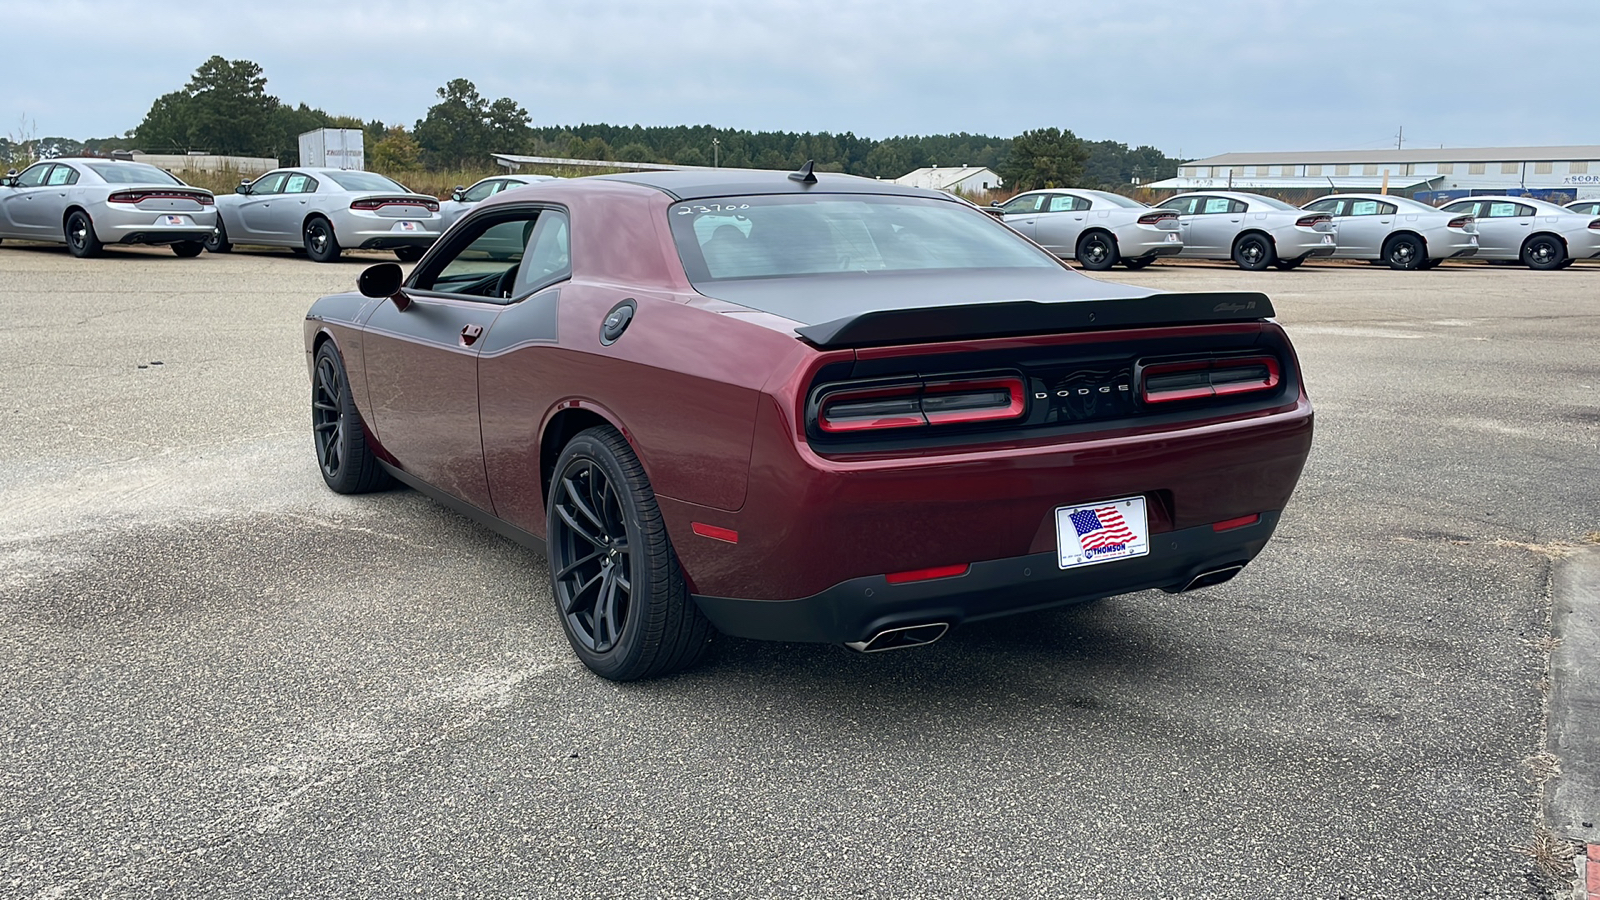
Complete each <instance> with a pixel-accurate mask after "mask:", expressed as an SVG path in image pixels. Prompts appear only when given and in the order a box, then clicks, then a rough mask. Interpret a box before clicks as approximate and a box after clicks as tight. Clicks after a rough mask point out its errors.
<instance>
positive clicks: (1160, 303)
mask: <svg viewBox="0 0 1600 900" xmlns="http://www.w3.org/2000/svg"><path fill="white" fill-rule="evenodd" d="M1273 315H1276V313H1275V312H1274V310H1273V308H1272V301H1271V300H1269V299H1267V295H1266V294H1258V293H1252V292H1226V293H1223V292H1217V293H1198V294H1152V295H1150V296H1148V297H1129V298H1124V299H1117V300H1069V301H1056V302H1049V303H1041V302H1039V301H1037V300H1010V301H1004V302H1000V303H972V304H962V305H958V306H930V307H923V308H920V309H885V310H876V311H872V312H864V313H860V314H858V315H854V316H845V317H844V318H842V319H834V320H833V321H831V322H822V323H820V324H817V325H806V326H803V327H800V328H796V329H795V331H796V332H797V333H798V334H799V335H800V336H801V337H803V338H805V339H806V340H807V341H809V342H811V343H812V344H814V345H816V346H817V347H819V348H821V349H824V350H837V349H843V348H847V347H873V346H880V345H883V344H918V343H926V342H930V341H948V340H959V339H966V338H989V337H1015V336H1019V335H1030V334H1058V333H1061V332H1067V331H1099V330H1102V329H1108V328H1146V327H1156V326H1161V325H1199V324H1206V325H1210V324H1215V323H1219V322H1256V321H1260V320H1262V319H1266V318H1269V317H1271V316H1273Z"/></svg>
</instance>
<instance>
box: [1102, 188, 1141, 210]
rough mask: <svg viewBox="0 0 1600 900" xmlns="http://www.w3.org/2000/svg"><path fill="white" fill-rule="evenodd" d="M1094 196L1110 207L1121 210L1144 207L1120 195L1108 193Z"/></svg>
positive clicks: (1130, 198)
mask: <svg viewBox="0 0 1600 900" xmlns="http://www.w3.org/2000/svg"><path fill="white" fill-rule="evenodd" d="M1095 196H1096V197H1098V198H1100V199H1101V200H1104V201H1105V202H1107V203H1109V204H1111V205H1112V206H1120V207H1122V208H1123V209H1138V208H1140V207H1142V206H1144V205H1145V204H1143V203H1140V202H1139V201H1137V200H1135V199H1133V198H1132V197H1124V196H1122V195H1121V194H1113V193H1111V192H1109V191H1104V192H1099V193H1096V194H1095Z"/></svg>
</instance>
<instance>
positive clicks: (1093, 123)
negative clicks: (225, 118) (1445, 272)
mask: <svg viewBox="0 0 1600 900" xmlns="http://www.w3.org/2000/svg"><path fill="white" fill-rule="evenodd" d="M0 11H3V14H0V35H3V37H0V40H3V41H4V45H3V50H0V134H4V135H12V136H15V135H18V134H23V135H26V133H27V132H29V131H32V132H33V134H34V135H35V136H40V137H43V136H49V135H61V136H65V137H73V138H80V139H81V138H90V137H105V136H109V135H115V134H120V133H122V132H124V131H127V130H129V129H131V128H133V127H135V126H136V125H138V124H139V121H140V120H141V119H142V118H143V117H144V114H145V112H146V111H147V110H148V109H149V108H150V103H151V101H153V100H154V99H155V98H156V97H157V96H159V95H161V94H163V93H166V92H169V91H173V90H176V89H178V88H180V87H182V86H183V84H184V83H185V82H187V81H188V78H189V76H190V75H191V74H192V73H193V71H194V69H195V67H196V66H198V65H199V64H200V63H201V62H202V61H204V60H205V59H206V58H207V57H209V56H211V55H212V54H221V55H222V56H225V57H227V58H229V59H250V60H254V61H255V62H257V63H259V64H260V65H261V66H262V67H263V68H264V69H265V71H266V75H267V79H268V84H267V87H268V91H269V92H270V93H272V94H275V95H276V96H278V97H280V98H282V99H283V100H284V101H286V102H290V103H301V102H304V103H308V104H310V105H312V106H316V107H321V108H322V109H325V110H327V111H328V112H330V113H334V114H344V115H354V116H359V117H361V118H363V119H374V118H376V119H381V120H383V121H384V122H387V123H390V124H395V123H403V124H405V125H407V126H408V127H409V126H410V125H412V124H413V123H414V122H415V121H416V120H417V119H418V118H420V117H421V116H422V115H423V114H424V113H425V112H426V110H427V108H428V106H429V105H430V104H431V103H432V102H433V100H434V94H433V92H434V89H435V88H437V87H439V86H440V85H442V84H443V83H444V82H446V81H448V80H449V79H451V78H457V77H464V78H467V79H469V80H471V81H473V82H474V83H475V84H477V86H478V88H479V90H480V91H481V92H482V93H483V94H484V95H485V96H487V97H489V98H491V99H493V98H496V97H501V96H509V97H512V98H514V99H515V100H517V101H518V102H519V103H521V104H522V105H523V106H525V107H526V108H527V109H528V111H529V112H530V113H531V114H532V116H533V122H534V123H535V124H536V125H555V124H577V123H582V122H607V123H612V124H619V125H629V124H645V125H677V124H711V125H717V126H722V127H729V128H749V129H756V130H786V131H822V130H826V131H833V132H843V131H853V132H855V133H856V134H858V135H863V136H868V137H874V138H883V137H889V136H891V135H896V134H932V133H944V132H955V131H968V132H977V133H985V134H993V135H1000V136H1011V135H1014V134H1016V133H1018V132H1020V131H1023V130H1025V129H1029V128H1038V127H1043V126H1052V125H1053V126H1057V127H1061V128H1070V129H1072V130H1073V131H1074V132H1076V133H1077V134H1078V135H1079V136H1081V137H1085V138H1090V139H1094V140H1101V139H1112V140H1118V141H1124V142H1126V143H1128V144H1134V145H1137V144H1152V145H1155V146H1156V147H1159V148H1161V149H1162V150H1164V151H1165V152H1167V153H1168V154H1170V155H1173V156H1178V155H1182V156H1184V157H1186V158H1195V157H1200V156H1206V155H1211V154H1215V153H1222V152H1227V151H1245V150H1288V149H1355V148H1370V149H1377V148H1382V147H1385V146H1394V142H1395V135H1396V133H1397V132H1398V131H1399V129H1400V128H1401V127H1402V126H1403V127H1404V129H1405V137H1406V146H1408V147H1422V146H1438V145H1441V144H1442V145H1447V146H1452V147H1470V146H1521V145H1544V144H1600V111H1597V108H1596V107H1597V94H1600V70H1597V69H1596V66H1595V59H1596V48H1597V47H1600V2H1597V0H1540V2H1539V3H1506V2H1503V0H1502V2H1480V0H1413V2H1403V0H1383V2H1374V0H1315V2H1309V0H1307V2H1302V0H1199V2H1188V3H1179V2H1176V0H1163V2H1153V0H1100V2H1095V3H1087V2H1078V0H1050V2H1040V3H1020V2H1010V0H991V2H985V3H974V2H971V0H905V2H896V3H883V2H870V0H855V2H847V0H812V2H798V0H697V2H680V3H670V4H668V3H650V2H643V0H585V2H578V3H549V2H498V0H476V2H474V0H453V2H451V0H445V2H439V0H433V2H412V0H364V2H347V3H338V2H323V3H302V2H297V0H279V2H275V3H270V4H268V3H261V4H233V3H197V2H193V0H186V2H182V3H176V2H165V0H117V2H87V0H82V2H72V0H54V2H51V3H33V2H19V0H3V2H0ZM951 162H959V161H957V160H952V161H951Z"/></svg>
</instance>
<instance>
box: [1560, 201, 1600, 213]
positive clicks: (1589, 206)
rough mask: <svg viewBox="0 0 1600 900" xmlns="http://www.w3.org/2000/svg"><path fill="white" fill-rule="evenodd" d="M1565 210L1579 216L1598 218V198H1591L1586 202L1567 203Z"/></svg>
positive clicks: (1599, 204)
mask: <svg viewBox="0 0 1600 900" xmlns="http://www.w3.org/2000/svg"><path fill="white" fill-rule="evenodd" d="M1565 209H1567V210H1568V211H1570V212H1575V213H1577V214H1578V215H1580V216H1600V197H1591V198H1589V199H1588V200H1574V201H1573V202H1571V203H1568V204H1567V205H1566V207H1565Z"/></svg>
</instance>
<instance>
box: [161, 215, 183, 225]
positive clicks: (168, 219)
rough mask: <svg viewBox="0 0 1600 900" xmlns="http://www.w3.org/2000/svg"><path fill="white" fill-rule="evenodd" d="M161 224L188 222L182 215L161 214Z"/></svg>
mask: <svg viewBox="0 0 1600 900" xmlns="http://www.w3.org/2000/svg"><path fill="white" fill-rule="evenodd" d="M161 224H163V225H187V224H189V220H188V219H186V218H184V217H183V216H162V217H161Z"/></svg>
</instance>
